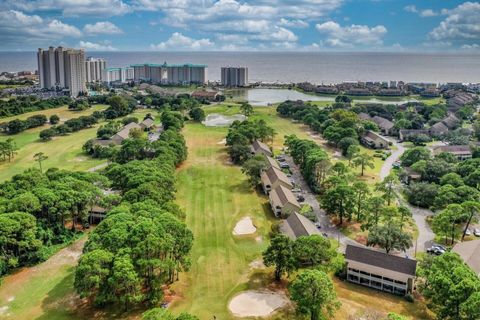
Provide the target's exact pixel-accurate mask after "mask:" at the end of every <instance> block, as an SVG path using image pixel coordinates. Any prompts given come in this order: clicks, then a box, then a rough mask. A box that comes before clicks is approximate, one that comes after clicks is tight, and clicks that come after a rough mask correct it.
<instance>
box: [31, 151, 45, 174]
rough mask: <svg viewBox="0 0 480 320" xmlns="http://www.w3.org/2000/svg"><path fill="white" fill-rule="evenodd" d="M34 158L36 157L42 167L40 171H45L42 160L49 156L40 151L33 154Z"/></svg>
mask: <svg viewBox="0 0 480 320" xmlns="http://www.w3.org/2000/svg"><path fill="white" fill-rule="evenodd" d="M33 159H35V161H37V162H38V166H39V167H40V172H43V170H42V162H43V161H45V160H47V159H48V157H47V156H46V155H45V154H44V153H43V152H38V153H35V154H34V155H33Z"/></svg>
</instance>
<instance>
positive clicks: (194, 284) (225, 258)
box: [171, 124, 273, 319]
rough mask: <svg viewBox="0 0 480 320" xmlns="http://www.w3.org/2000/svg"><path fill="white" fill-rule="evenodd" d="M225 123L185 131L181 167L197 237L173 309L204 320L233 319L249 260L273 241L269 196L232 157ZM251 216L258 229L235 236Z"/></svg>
mask: <svg viewBox="0 0 480 320" xmlns="http://www.w3.org/2000/svg"><path fill="white" fill-rule="evenodd" d="M226 133H227V130H226V129H225V128H207V127H204V126H203V125H201V124H188V125H187V126H186V128H185V129H184V130H183V134H184V135H185V138H186V140H187V144H188V149H189V157H188V159H187V161H186V162H185V163H184V164H183V165H182V166H181V167H180V168H179V170H178V176H177V177H178V191H177V203H178V204H179V205H180V206H181V207H182V208H183V209H184V210H185V211H186V214H187V218H186V222H187V225H188V226H189V228H190V229H191V230H192V231H193V233H194V236H195V241H194V245H193V248H192V252H191V261H192V267H191V270H190V272H187V273H183V274H182V275H181V276H180V281H179V282H178V283H176V284H175V285H174V286H173V290H174V291H175V292H176V294H177V299H176V301H175V302H174V303H173V304H172V307H171V309H172V311H174V312H175V313H178V312H181V311H187V312H191V313H193V314H195V315H197V316H198V317H199V318H200V319H212V318H213V316H214V315H215V316H216V317H217V319H232V318H233V316H231V315H230V313H229V311H228V309H227V305H228V301H229V300H230V298H231V297H232V296H233V295H234V294H235V293H237V292H238V291H241V290H244V289H246V288H247V287H248V280H249V275H250V273H251V269H250V267H249V263H251V262H252V261H254V260H256V259H258V258H259V257H260V256H261V252H262V251H263V250H264V249H265V248H266V246H267V245H268V238H267V234H268V232H269V231H270V228H271V222H272V221H273V215H272V214H271V212H270V210H269V207H268V201H267V198H266V197H265V196H262V195H259V194H258V193H256V192H255V191H254V190H253V189H252V188H251V187H250V186H249V184H248V182H247V179H246V176H245V175H243V173H242V172H241V170H240V168H239V167H238V166H234V165H232V164H231V163H230V162H229V159H228V156H227V153H226V149H225V146H224V145H223V143H222V140H223V139H224V137H225V135H226ZM245 216H250V217H251V218H252V219H253V222H254V224H255V226H256V227H257V231H256V232H255V233H254V234H252V235H247V236H240V237H239V236H234V235H233V234H232V231H233V228H234V227H235V224H236V223H237V222H238V221H239V220H240V219H241V218H242V217H245Z"/></svg>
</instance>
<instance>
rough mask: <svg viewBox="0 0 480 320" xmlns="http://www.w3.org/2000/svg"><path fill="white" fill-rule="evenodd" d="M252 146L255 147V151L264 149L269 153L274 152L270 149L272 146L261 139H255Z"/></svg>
mask: <svg viewBox="0 0 480 320" xmlns="http://www.w3.org/2000/svg"><path fill="white" fill-rule="evenodd" d="M252 148H253V151H255V153H256V152H257V151H259V150H263V151H265V152H267V153H269V154H271V153H272V151H271V150H270V148H269V147H268V146H267V145H266V144H265V143H263V142H262V141H260V140H255V141H253V143H252Z"/></svg>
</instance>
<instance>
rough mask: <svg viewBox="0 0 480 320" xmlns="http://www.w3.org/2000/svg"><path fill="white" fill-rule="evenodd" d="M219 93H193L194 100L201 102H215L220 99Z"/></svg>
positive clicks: (203, 91)
mask: <svg viewBox="0 0 480 320" xmlns="http://www.w3.org/2000/svg"><path fill="white" fill-rule="evenodd" d="M218 94H219V93H218V91H205V90H197V91H194V92H193V93H192V98H196V99H199V100H207V101H215V100H216V99H217V97H218Z"/></svg>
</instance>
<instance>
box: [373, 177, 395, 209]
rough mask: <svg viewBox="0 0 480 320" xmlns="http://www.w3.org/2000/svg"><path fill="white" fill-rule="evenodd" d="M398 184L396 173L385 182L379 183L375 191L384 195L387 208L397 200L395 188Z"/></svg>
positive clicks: (386, 178) (384, 180)
mask: <svg viewBox="0 0 480 320" xmlns="http://www.w3.org/2000/svg"><path fill="white" fill-rule="evenodd" d="M397 184H398V177H397V175H396V174H395V173H390V174H389V175H388V176H386V177H385V179H383V181H381V182H379V183H377V185H376V186H375V190H377V191H380V192H382V193H383V197H384V198H385V200H386V201H387V206H389V205H390V203H391V202H392V200H393V199H394V198H395V186H396V185H397Z"/></svg>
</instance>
